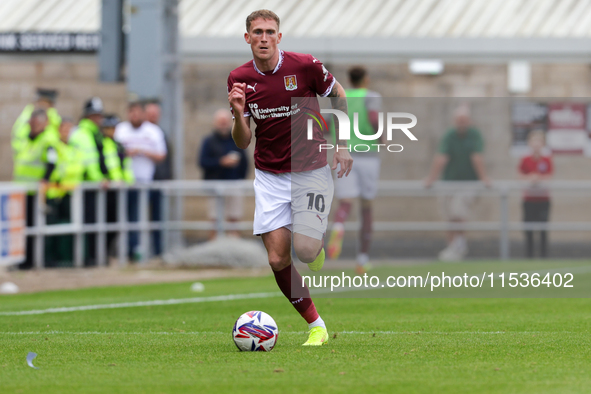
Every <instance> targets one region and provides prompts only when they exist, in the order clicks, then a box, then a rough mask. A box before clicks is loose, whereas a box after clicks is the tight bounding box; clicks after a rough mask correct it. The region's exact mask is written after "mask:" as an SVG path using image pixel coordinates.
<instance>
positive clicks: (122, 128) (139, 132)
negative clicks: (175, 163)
mask: <svg viewBox="0 0 591 394" xmlns="http://www.w3.org/2000/svg"><path fill="white" fill-rule="evenodd" d="M127 118H128V121H127V122H121V123H119V124H118V125H117V127H116V128H115V135H114V137H115V140H116V141H118V142H120V143H121V144H122V145H123V146H124V147H125V150H126V151H127V155H128V156H129V157H131V160H132V162H131V168H132V170H133V174H134V176H135V180H136V182H137V183H150V182H152V180H153V179H154V171H155V169H156V164H157V163H159V162H161V161H162V160H164V159H165V158H166V154H167V151H166V143H165V141H164V133H163V132H162V129H160V127H159V126H157V125H155V124H153V123H150V122H148V121H146V120H145V118H146V115H145V109H144V104H143V103H140V102H132V103H130V104H129V107H128V111H127ZM127 208H128V209H127V211H128V212H127V214H128V216H129V218H128V220H129V221H130V222H137V221H138V219H139V193H138V191H137V190H130V191H129V196H128V206H127ZM138 246H139V233H138V232H137V231H132V232H130V234H129V255H130V257H131V258H132V259H134V260H136V261H137V260H140V259H141V258H142V256H141V254H140V249H139V247H138Z"/></svg>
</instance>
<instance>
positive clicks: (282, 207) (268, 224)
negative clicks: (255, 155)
mask: <svg viewBox="0 0 591 394" xmlns="http://www.w3.org/2000/svg"><path fill="white" fill-rule="evenodd" d="M254 194H255V210H254V223H253V233H254V234H255V235H260V234H264V233H268V232H270V231H273V230H277V229H279V228H281V227H286V228H288V229H289V230H290V231H293V232H294V233H299V234H304V235H307V236H309V237H312V238H315V239H322V238H323V237H324V233H325V232H326V227H327V225H328V214H329V213H330V206H331V204H332V199H333V195H334V184H333V180H332V176H331V172H330V167H329V166H328V165H326V166H324V167H322V168H318V169H316V170H312V171H303V172H292V173H282V174H274V173H272V172H267V171H261V170H258V169H255V177H254Z"/></svg>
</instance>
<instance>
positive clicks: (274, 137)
mask: <svg viewBox="0 0 591 394" xmlns="http://www.w3.org/2000/svg"><path fill="white" fill-rule="evenodd" d="M234 83H245V84H246V107H245V109H244V116H248V117H252V119H253V120H254V122H255V124H256V130H255V137H256V144H255V151H254V161H255V166H256V168H258V169H259V170H263V171H269V172H273V173H283V172H300V171H310V170H315V169H317V168H321V167H324V166H325V165H326V164H327V161H326V150H323V151H322V152H320V149H319V147H320V144H325V143H326V140H325V139H324V136H323V130H322V129H321V128H320V126H319V125H318V123H316V122H312V123H313V138H312V139H311V140H308V138H307V124H308V119H310V115H308V114H309V113H312V114H314V113H315V112H320V109H319V104H318V99H317V95H319V96H322V97H326V96H327V95H328V94H329V93H330V92H331V90H332V88H333V86H334V84H335V79H334V77H333V76H332V74H331V73H329V72H328V71H327V70H326V68H325V67H324V66H323V65H322V63H321V62H320V61H318V59H316V58H315V57H313V56H312V55H304V54H300V53H295V52H284V51H280V52H279V62H278V63H277V66H276V67H275V69H274V70H272V71H267V72H262V71H260V70H259V69H258V68H257V66H256V64H255V62H254V60H252V61H249V62H248V63H245V64H243V65H242V66H240V67H238V68H237V69H235V70H234V71H232V72H231V73H230V76H229V77H228V91H230V89H232V85H233V84H234ZM292 98H302V99H298V100H294V102H292ZM292 134H293V135H292Z"/></svg>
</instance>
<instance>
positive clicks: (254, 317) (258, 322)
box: [232, 311, 279, 352]
mask: <svg viewBox="0 0 591 394" xmlns="http://www.w3.org/2000/svg"><path fill="white" fill-rule="evenodd" d="M278 333H279V331H278V330H277V324H276V323H275V320H273V318H272V317H271V316H269V315H268V314H266V313H265V312H261V311H250V312H246V313H245V314H243V315H242V316H240V317H239V318H238V320H236V323H234V330H232V337H233V338H234V343H235V344H236V346H237V347H238V349H240V350H241V351H243V352H256V351H261V352H270V351H271V350H272V349H273V347H274V346H275V344H276V343H277V335H278Z"/></svg>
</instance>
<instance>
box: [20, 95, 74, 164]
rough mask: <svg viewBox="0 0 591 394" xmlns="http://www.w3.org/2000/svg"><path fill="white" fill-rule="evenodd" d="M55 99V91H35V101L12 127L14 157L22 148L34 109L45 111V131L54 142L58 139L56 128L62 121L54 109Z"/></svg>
mask: <svg viewBox="0 0 591 394" xmlns="http://www.w3.org/2000/svg"><path fill="white" fill-rule="evenodd" d="M56 97H57V90H53V89H41V88H38V89H37V100H36V101H35V102H34V103H32V104H28V105H27V106H26V107H25V108H24V109H23V112H21V114H20V115H19V117H18V118H17V120H16V122H14V126H12V137H11V145H12V149H13V151H14V153H15V155H16V154H17V153H18V151H19V150H20V149H21V148H22V146H23V144H25V143H26V140H27V138H28V136H29V131H30V128H29V119H30V118H31V114H32V113H33V111H35V109H43V110H45V111H46V114H47V121H48V124H47V127H46V129H47V131H48V132H49V133H53V137H54V138H55V140H58V139H59V135H58V134H59V132H58V128H59V126H60V123H61V121H62V119H61V118H60V115H59V114H58V112H57V111H56V109H55V108H54V105H55V99H56Z"/></svg>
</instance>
